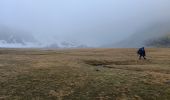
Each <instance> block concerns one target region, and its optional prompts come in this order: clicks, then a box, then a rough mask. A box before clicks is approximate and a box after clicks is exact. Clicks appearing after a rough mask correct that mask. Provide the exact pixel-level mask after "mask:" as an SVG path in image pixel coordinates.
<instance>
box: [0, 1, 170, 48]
mask: <svg viewBox="0 0 170 100" xmlns="http://www.w3.org/2000/svg"><path fill="white" fill-rule="evenodd" d="M169 10H170V0H0V23H1V24H2V25H6V26H9V27H12V28H17V29H22V30H26V31H29V32H30V33H32V34H33V35H34V36H36V37H37V38H38V39H39V40H40V41H42V42H44V43H45V42H53V41H57V40H59V41H64V40H73V41H80V42H82V43H84V44H87V45H92V46H97V45H103V44H107V43H113V42H116V41H120V40H122V39H124V38H126V37H128V36H129V35H130V34H133V33H135V32H136V31H137V30H138V29H141V28H143V27H147V25H149V24H152V23H154V22H158V21H169V20H170V11H169Z"/></svg>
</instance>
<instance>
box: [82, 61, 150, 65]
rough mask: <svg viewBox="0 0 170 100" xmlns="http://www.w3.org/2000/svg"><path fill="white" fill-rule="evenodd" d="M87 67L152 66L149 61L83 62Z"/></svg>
mask: <svg viewBox="0 0 170 100" xmlns="http://www.w3.org/2000/svg"><path fill="white" fill-rule="evenodd" d="M84 62H85V63H86V64H88V65H92V66H106V65H146V64H152V62H151V61H150V60H125V61H111V60H85V61H84Z"/></svg>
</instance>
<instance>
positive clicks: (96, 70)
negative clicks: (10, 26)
mask: <svg viewBox="0 0 170 100" xmlns="http://www.w3.org/2000/svg"><path fill="white" fill-rule="evenodd" d="M136 50H137V49H68V50H38V49H0V100H170V49H164V48H159V49H158V48H154V49H152V48H150V49H146V51H147V60H138V57H137V54H136Z"/></svg>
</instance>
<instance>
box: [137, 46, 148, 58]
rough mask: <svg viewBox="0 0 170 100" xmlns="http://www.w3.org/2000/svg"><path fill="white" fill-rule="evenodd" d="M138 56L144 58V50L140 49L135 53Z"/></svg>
mask: <svg viewBox="0 0 170 100" xmlns="http://www.w3.org/2000/svg"><path fill="white" fill-rule="evenodd" d="M137 53H138V54H139V55H140V56H146V53H145V49H144V48H140V49H139V50H138V52H137Z"/></svg>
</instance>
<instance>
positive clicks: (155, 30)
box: [106, 23, 170, 48]
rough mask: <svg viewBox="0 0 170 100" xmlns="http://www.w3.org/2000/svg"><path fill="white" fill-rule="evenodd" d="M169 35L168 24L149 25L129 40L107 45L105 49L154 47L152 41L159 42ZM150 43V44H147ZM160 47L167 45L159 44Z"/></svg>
mask: <svg viewBox="0 0 170 100" xmlns="http://www.w3.org/2000/svg"><path fill="white" fill-rule="evenodd" d="M169 34H170V24H169V23H157V24H154V25H150V26H149V27H147V28H144V29H142V30H139V31H137V32H136V33H134V34H133V35H131V36H130V37H129V38H127V39H125V40H123V41H120V42H118V43H116V44H109V45H107V46H106V47H120V48H124V47H125V48H130V47H132V48H134V47H135V48H136V47H141V46H151V47H154V46H155V44H154V43H153V40H154V41H155V42H156V41H159V40H160V39H161V38H162V37H166V36H167V35H169ZM148 42H152V43H148ZM160 45H162V47H166V46H167V44H163V42H162V43H160Z"/></svg>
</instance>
